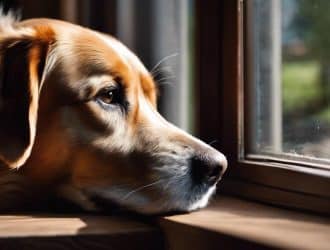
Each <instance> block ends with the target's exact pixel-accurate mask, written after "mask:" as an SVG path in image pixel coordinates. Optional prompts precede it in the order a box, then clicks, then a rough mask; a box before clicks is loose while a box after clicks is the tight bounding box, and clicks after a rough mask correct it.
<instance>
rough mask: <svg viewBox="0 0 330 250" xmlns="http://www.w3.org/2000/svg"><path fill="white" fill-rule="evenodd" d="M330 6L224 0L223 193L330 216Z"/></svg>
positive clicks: (220, 79)
mask: <svg viewBox="0 0 330 250" xmlns="http://www.w3.org/2000/svg"><path fill="white" fill-rule="evenodd" d="M325 4H326V3H324V1H321V0H320V1H317V0H315V1H304V0H281V1H277V0H251V1H250V0H249V1H243V0H237V1H224V2H223V4H222V6H221V10H222V20H220V21H221V22H222V25H221V26H220V30H221V31H222V32H220V34H219V35H217V37H216V39H217V42H218V43H219V44H220V58H221V63H220V64H219V65H221V72H220V76H219V77H218V82H219V85H220V87H219V89H218V98H219V99H220V100H221V104H220V105H221V109H220V110H219V114H220V117H221V120H220V124H221V125H219V126H217V129H218V131H220V132H218V134H219V138H220V139H221V143H220V145H219V149H223V150H224V152H225V154H226V155H227V156H228V159H229V164H230V168H229V173H228V176H227V180H225V184H224V185H223V189H224V191H225V192H229V193H231V194H235V195H240V196H244V197H248V198H252V199H255V200H261V201H263V202H268V203H272V204H276V205H282V206H287V207H295V208H300V209H305V210H312V211H317V212H323V213H328V212H329V208H330V195H329V190H330V171H329V166H330V164H329V152H330V151H329V150H327V149H325V148H326V147H327V146H326V142H327V140H328V138H329V132H328V131H329V121H328V120H329V113H328V112H327V110H328V109H329V101H330V99H329V97H325V94H326V92H327V88H328V85H327V83H326V77H325V82H323V80H322V78H323V77H324V75H326V72H327V70H326V68H325V69H323V68H322V67H323V65H324V64H325V62H326V61H327V54H326V48H327V47H330V42H329V43H328V42H327V36H326V35H324V34H325V33H326V32H325V31H323V30H322V29H323V25H325V26H324V27H328V25H327V20H328V16H327V14H326V11H325V9H327V10H329V7H327V6H325ZM309 5H310V6H309ZM323 12H324V13H325V14H322V13H323ZM213 48H219V47H213ZM315 48H316V49H315ZM209 49H210V48H209ZM324 61H325V62H324ZM328 149H329V148H328Z"/></svg>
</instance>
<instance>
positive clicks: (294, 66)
mask: <svg viewBox="0 0 330 250" xmlns="http://www.w3.org/2000/svg"><path fill="white" fill-rule="evenodd" d="M319 75H320V64H319V63H318V62H317V61H297V62H285V63H283V66H282V84H283V85H282V91H283V113H284V114H292V113H294V112H296V111H297V110H302V109H304V108H306V107H307V106H308V105H311V104H313V103H315V102H317V100H319V98H320V97H321V93H322V89H321V85H320V83H319V79H320V78H319ZM313 118H315V119H318V120H321V121H324V122H326V123H330V106H328V107H325V108H324V109H322V110H320V111H319V112H317V113H315V114H313Z"/></svg>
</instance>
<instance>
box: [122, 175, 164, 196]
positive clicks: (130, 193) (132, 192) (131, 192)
mask: <svg viewBox="0 0 330 250" xmlns="http://www.w3.org/2000/svg"><path fill="white" fill-rule="evenodd" d="M162 181H164V179H160V180H157V181H154V182H152V183H150V184H147V185H144V186H142V187H138V188H136V189H134V190H132V191H130V192H129V193H128V194H126V195H125V196H124V197H123V198H122V200H126V199H128V197H130V196H131V195H132V194H134V193H136V192H138V191H141V190H142V189H145V188H147V187H151V186H154V185H156V184H158V183H159V182H162Z"/></svg>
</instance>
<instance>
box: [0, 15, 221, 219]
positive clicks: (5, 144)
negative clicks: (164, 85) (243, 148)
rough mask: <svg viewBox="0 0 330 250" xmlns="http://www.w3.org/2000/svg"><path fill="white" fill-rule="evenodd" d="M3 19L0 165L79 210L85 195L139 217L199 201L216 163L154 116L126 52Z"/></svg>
mask: <svg viewBox="0 0 330 250" xmlns="http://www.w3.org/2000/svg"><path fill="white" fill-rule="evenodd" d="M6 20H7V21H8V17H7V18H6V19H4V18H3V21H0V23H1V24H0V52H1V82H0V93H1V95H0V96H1V97H0V116H1V124H0V142H1V143H0V159H1V160H2V161H3V162H4V163H5V164H6V165H7V166H9V167H11V168H19V170H18V172H21V173H22V174H23V175H24V176H26V177H27V178H29V179H31V180H32V181H33V182H35V183H40V184H43V185H47V186H51V187H54V188H59V189H61V190H62V193H63V194H64V195H65V196H67V197H68V198H70V199H72V200H74V201H76V202H78V203H80V204H81V205H83V206H84V203H85V204H90V200H89V199H90V198H91V197H98V198H102V199H104V200H109V201H111V202H115V203H117V204H119V205H120V206H124V207H126V208H129V209H132V210H135V211H138V212H141V213H159V212H166V211H171V210H181V211H191V210H194V209H197V208H200V207H203V206H205V205H206V204H207V202H208V200H209V198H210V196H211V195H212V194H213V193H214V191H215V186H216V184H217V182H218V181H219V180H220V178H221V176H222V175H223V173H224V171H225V169H226V167H227V162H226V159H225V157H224V156H223V154H221V153H219V152H218V151H216V150H215V149H213V148H212V147H210V146H209V145H207V144H205V143H203V142H201V141H200V140H198V139H196V138H194V137H193V136H191V135H189V134H187V133H185V132H184V131H182V130H180V129H179V128H177V127H175V126H174V125H172V124H170V123H169V122H167V121H166V120H165V119H164V118H163V117H162V116H161V115H160V114H159V113H158V112H157V110H156V102H157V100H156V99H157V88H156V85H155V83H154V81H153V78H152V76H151V75H150V74H149V73H148V71H147V70H146V69H145V67H144V66H143V64H142V63H141V62H140V61H139V59H138V58H137V57H136V56H135V55H134V54H133V53H132V52H130V51H129V50H128V49H127V48H126V47H125V46H124V45H122V44H121V43H120V42H119V41H117V40H116V39H114V38H112V37H110V36H108V35H105V34H101V33H98V32H95V31H92V30H89V29H85V28H82V27H80V26H76V25H73V24H69V23H66V22H61V21H55V20H48V19H34V20H28V21H25V22H20V23H13V22H10V23H5V22H6ZM63 187H65V188H64V189H63ZM73 190H74V191H73ZM85 207H90V206H89V205H86V206H85Z"/></svg>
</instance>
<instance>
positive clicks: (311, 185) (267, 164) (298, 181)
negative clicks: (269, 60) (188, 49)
mask: <svg viewBox="0 0 330 250" xmlns="http://www.w3.org/2000/svg"><path fill="white" fill-rule="evenodd" d="M201 2H202V1H196V13H197V30H196V38H197V47H196V49H197V50H196V57H197V60H196V61H197V62H198V64H197V66H196V68H198V69H200V70H199V72H198V73H197V76H196V85H197V86H199V87H198V89H197V91H196V92H197V93H198V96H197V98H196V99H197V100H199V105H198V106H199V110H198V111H197V115H196V116H197V117H198V118H199V119H198V121H199V122H198V124H199V126H198V128H199V130H198V132H199V135H200V137H201V138H202V139H204V140H206V141H207V142H209V141H212V139H214V137H216V138H219V139H220V141H219V143H218V144H217V145H214V146H216V147H217V148H218V149H219V150H221V151H222V152H223V153H224V154H225V155H226V156H227V158H228V161H229V169H228V172H227V174H226V177H225V178H224V181H223V183H222V184H220V185H219V186H220V191H221V190H222V191H223V192H224V193H229V194H232V195H238V196H240V197H245V198H250V199H253V200H258V201H262V202H265V203H270V204H274V205H279V206H285V207H290V208H297V209H302V210H308V211H313V212H317V213H326V214H329V213H330V193H329V190H330V171H329V170H326V169H325V168H324V166H323V165H322V164H319V163H314V164H311V162H307V161H306V162H301V161H297V160H295V159H293V160H286V159H281V158H277V157H265V156H263V155H247V154H245V153H244V148H245V146H246V145H247V144H248V139H249V138H248V137H247V136H244V135H246V134H247V132H248V130H247V124H248V121H247V117H249V116H248V108H247V107H249V102H248V99H247V95H246V94H244V93H247V88H248V80H247V79H248V78H247V74H246V71H244V65H245V63H246V57H245V53H246V49H245V48H246V47H245V46H246V43H245V41H244V37H245V35H246V34H244V32H246V30H247V29H246V27H245V25H246V22H245V19H244V18H245V17H244V12H245V7H246V6H245V2H246V0H245V1H244V0H225V1H206V2H204V1H203V3H201ZM206 37H207V39H206ZM206 41H207V42H206ZM207 110H208V111H207ZM212 136H213V137H212ZM312 168H313V169H312Z"/></svg>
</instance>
